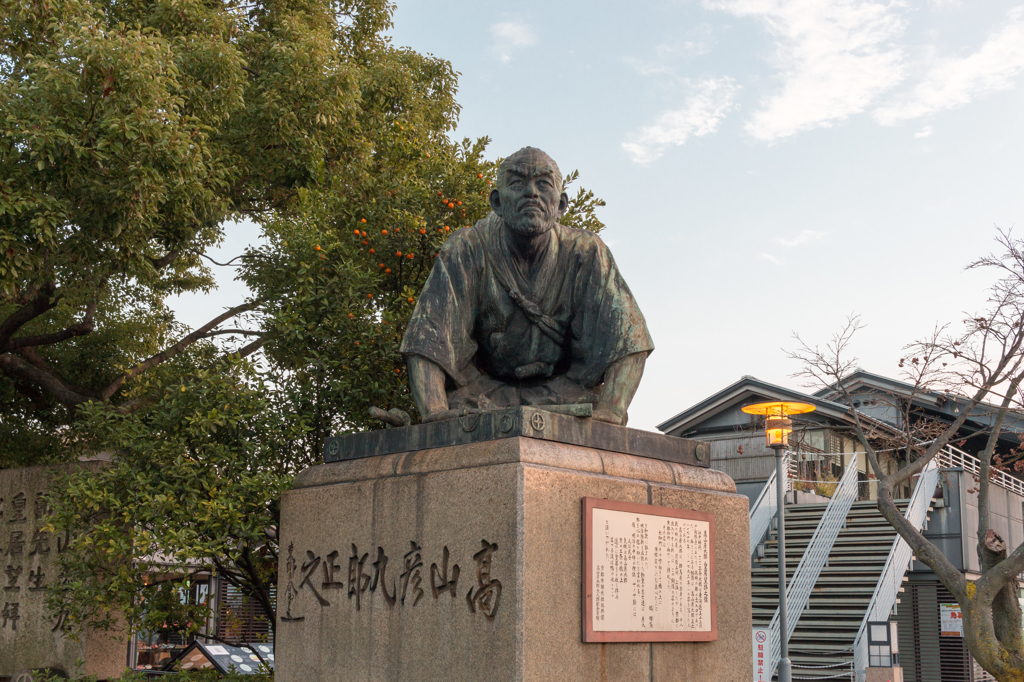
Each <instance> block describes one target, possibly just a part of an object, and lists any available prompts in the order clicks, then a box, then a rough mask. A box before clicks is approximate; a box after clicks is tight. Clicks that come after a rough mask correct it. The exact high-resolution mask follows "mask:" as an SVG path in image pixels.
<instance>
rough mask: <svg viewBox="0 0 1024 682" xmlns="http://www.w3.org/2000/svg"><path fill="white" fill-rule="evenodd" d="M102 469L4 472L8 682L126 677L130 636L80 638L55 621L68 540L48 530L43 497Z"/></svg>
mask: <svg viewBox="0 0 1024 682" xmlns="http://www.w3.org/2000/svg"><path fill="white" fill-rule="evenodd" d="M102 466H104V465H103V464H102V463H99V462H86V463H80V464H68V465H64V466H55V467H26V468H23V469H4V470H0V557H2V562H0V569H2V570H3V574H0V580H2V584H3V589H2V590H0V595H2V596H0V678H6V677H8V676H14V675H17V674H18V673H20V672H22V671H25V670H31V669H37V668H55V669H59V670H63V671H65V672H67V673H69V674H73V675H95V676H96V677H98V678H99V679H106V678H113V677H120V675H121V673H123V672H124V670H125V667H126V664H127V658H128V643H127V631H126V630H125V629H123V628H122V629H115V630H112V631H85V632H77V633H75V634H76V638H75V639H73V638H71V637H69V633H68V632H66V625H65V621H64V619H63V618H62V617H61V616H60V615H59V614H52V613H48V612H47V611H46V608H45V604H44V601H45V599H46V590H45V589H44V588H46V587H47V586H48V585H51V584H52V583H53V582H54V581H56V580H57V577H58V573H59V571H58V568H57V558H58V556H59V555H60V553H61V552H62V551H64V548H65V547H66V543H67V539H66V538H64V537H54V536H52V535H50V534H49V533H47V532H45V531H44V530H43V525H44V523H43V517H44V516H45V515H46V513H47V511H48V510H47V509H46V507H45V504H44V501H43V498H42V495H43V494H44V493H45V492H46V491H47V489H48V487H49V485H50V481H51V480H52V479H53V477H54V476H55V475H59V474H64V473H68V472H73V471H80V470H85V471H98V470H99V469H100V468H101V467H102Z"/></svg>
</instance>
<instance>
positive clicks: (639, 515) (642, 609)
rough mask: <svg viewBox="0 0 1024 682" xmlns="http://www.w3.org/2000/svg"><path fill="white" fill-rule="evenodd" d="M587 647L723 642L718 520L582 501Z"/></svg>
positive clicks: (675, 511)
mask: <svg viewBox="0 0 1024 682" xmlns="http://www.w3.org/2000/svg"><path fill="white" fill-rule="evenodd" d="M583 535H584V537H583V641H585V642H707V641H713V640H716V639H718V627H717V618H716V612H715V517H714V514H711V513H709V512H699V511H693V510H688V509H674V508H671V507H655V506H652V505H646V504H636V503H633V502H617V501H614V500H602V499H597V498H593V497H586V498H584V499H583Z"/></svg>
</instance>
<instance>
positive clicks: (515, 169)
mask: <svg viewBox="0 0 1024 682" xmlns="http://www.w3.org/2000/svg"><path fill="white" fill-rule="evenodd" d="M506 172H507V173H509V174H511V175H516V176H518V177H519V178H520V179H523V180H525V179H526V178H528V177H530V176H533V177H540V176H542V175H555V169H554V168H542V169H540V170H538V171H532V170H531V168H530V167H529V166H512V167H510V168H508V169H506Z"/></svg>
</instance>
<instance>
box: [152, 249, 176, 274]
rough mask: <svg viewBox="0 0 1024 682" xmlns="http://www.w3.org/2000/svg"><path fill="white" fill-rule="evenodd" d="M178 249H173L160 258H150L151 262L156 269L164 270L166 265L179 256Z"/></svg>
mask: <svg viewBox="0 0 1024 682" xmlns="http://www.w3.org/2000/svg"><path fill="white" fill-rule="evenodd" d="M178 253H179V251H178V249H171V250H170V251H168V252H167V254H166V255H164V256H162V257H160V258H150V259H149V262H150V263H152V264H153V268H154V269H155V270H163V269H164V268H165V267H167V266H168V265H170V264H171V263H173V262H174V259H175V258H177V257H178Z"/></svg>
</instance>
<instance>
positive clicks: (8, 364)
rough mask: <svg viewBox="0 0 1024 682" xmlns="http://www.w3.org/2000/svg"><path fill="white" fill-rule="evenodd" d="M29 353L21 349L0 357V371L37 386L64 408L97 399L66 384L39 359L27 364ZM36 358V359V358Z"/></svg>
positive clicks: (76, 387) (93, 395)
mask: <svg viewBox="0 0 1024 682" xmlns="http://www.w3.org/2000/svg"><path fill="white" fill-rule="evenodd" d="M30 353H31V349H30V348H23V349H21V350H20V351H19V352H18V353H4V354H3V355H0V371H3V373H4V374H6V375H7V376H9V377H10V378H12V379H16V380H18V381H20V382H24V383H26V384H29V385H31V386H39V387H40V388H42V389H43V390H44V391H45V392H47V393H49V394H50V395H52V396H53V397H54V398H55V399H56V400H57V401H58V402H59V403H61V404H62V405H64V406H66V407H74V406H76V405H78V404H80V403H84V402H86V401H88V400H93V399H95V398H97V397H98V396H97V395H95V394H94V393H93V392H92V391H89V390H87V389H83V388H81V387H78V386H74V385H73V384H71V383H70V382H68V381H67V380H66V379H64V378H63V377H61V376H60V375H59V374H57V373H56V372H54V371H53V370H52V369H50V368H49V367H48V366H47V365H46V363H45V362H42V359H41V358H39V362H29V361H28V360H27V359H26V358H25V356H26V355H29V354H30ZM36 357H37V358H38V356H36ZM40 365H41V366H40ZM19 391H20V389H19ZM20 392H21V393H24V394H25V395H26V396H28V397H29V398H31V397H32V396H31V395H30V394H29V393H26V392H25V391H20Z"/></svg>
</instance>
